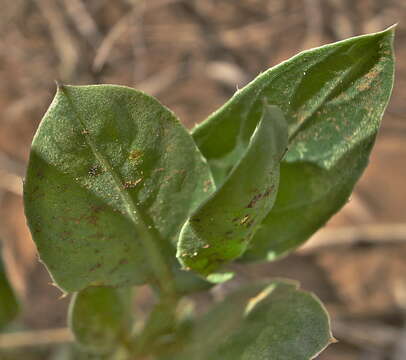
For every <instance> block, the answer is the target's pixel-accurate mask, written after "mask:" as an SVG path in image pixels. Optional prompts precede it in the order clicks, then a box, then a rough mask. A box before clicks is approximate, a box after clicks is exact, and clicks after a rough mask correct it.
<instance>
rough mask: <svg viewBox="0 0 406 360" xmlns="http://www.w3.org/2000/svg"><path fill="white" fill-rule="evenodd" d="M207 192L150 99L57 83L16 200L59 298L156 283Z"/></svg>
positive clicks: (191, 156) (192, 153)
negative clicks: (58, 289)
mask: <svg viewBox="0 0 406 360" xmlns="http://www.w3.org/2000/svg"><path fill="white" fill-rule="evenodd" d="M211 190H212V185H211V174H210V170H209V169H208V166H207V164H206V162H205V160H204V159H203V158H202V156H201V154H200V152H199V150H198V149H197V147H196V146H195V144H194V142H193V139H192V138H191V136H190V135H189V134H188V132H187V131H186V129H185V128H184V127H183V126H182V125H181V124H180V123H179V121H178V120H177V119H176V118H175V116H174V115H173V114H172V113H171V112H170V111H169V110H168V109H166V108H165V107H163V106H162V105H161V104H160V103H158V101H156V100H155V99H153V98H152V97H149V96H147V95H145V94H143V93H141V92H138V91H136V90H133V89H130V88H126V87H121V86H112V85H100V86H62V87H59V89H58V92H57V94H56V97H55V99H54V101H53V103H52V104H51V106H50V108H49V110H48V112H47V113H46V115H45V116H44V119H43V120H42V123H41V125H40V127H39V129H38V131H37V133H36V135H35V138H34V141H33V144H32V149H31V156H30V161H29V165H28V170H27V176H26V180H25V186H24V201H25V210H26V215H27V218H28V223H29V226H30V229H31V232H32V235H33V238H34V241H35V242H36V244H37V247H38V251H39V253H40V256H41V259H42V260H43V261H44V263H45V264H46V265H47V267H48V269H49V271H50V272H51V274H52V276H53V278H54V280H55V282H56V283H57V284H58V286H60V287H61V288H62V289H64V290H66V291H68V292H69V291H77V290H80V289H83V288H85V287H86V286H88V285H123V286H124V285H130V284H142V283H145V282H146V281H156V278H157V277H159V276H158V275H156V274H155V271H158V270H159V269H160V268H162V264H161V262H160V261H161V259H160V257H164V258H165V257H167V258H169V259H171V258H172V257H173V256H174V252H175V245H176V241H177V236H178V232H179V230H180V227H181V226H182V225H183V223H184V222H185V221H186V219H187V217H188V216H189V213H190V212H191V210H192V209H194V208H195V207H196V206H197V205H198V204H199V203H200V202H201V201H202V198H205V197H206V196H207V195H208V194H209V193H210V192H211ZM170 261H171V260H168V263H169V262H170ZM161 280H162V281H165V279H161Z"/></svg>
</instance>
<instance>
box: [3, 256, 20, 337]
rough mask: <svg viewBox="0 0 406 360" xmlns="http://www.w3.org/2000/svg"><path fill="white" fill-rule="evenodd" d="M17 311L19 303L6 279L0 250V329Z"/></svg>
mask: <svg viewBox="0 0 406 360" xmlns="http://www.w3.org/2000/svg"><path fill="white" fill-rule="evenodd" d="M0 250H1V249H0ZM18 311H19V304H18V301H17V298H16V296H15V294H14V291H13V289H12V287H11V285H10V283H9V281H8V279H7V274H6V270H5V268H4V266H3V261H2V257H1V251H0V330H1V329H2V328H4V327H5V326H6V325H8V324H9V323H10V322H11V321H12V320H13V319H14V318H15V317H16V316H17V314H18Z"/></svg>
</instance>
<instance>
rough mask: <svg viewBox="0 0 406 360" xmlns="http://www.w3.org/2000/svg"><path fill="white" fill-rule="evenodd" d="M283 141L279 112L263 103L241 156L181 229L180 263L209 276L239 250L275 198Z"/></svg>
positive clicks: (284, 142)
mask: <svg viewBox="0 0 406 360" xmlns="http://www.w3.org/2000/svg"><path fill="white" fill-rule="evenodd" d="M286 145H287V125H286V121H285V119H284V117H283V114H282V112H281V111H280V110H279V109H278V108H277V107H275V106H268V105H265V106H264V114H263V116H262V120H261V121H260V122H259V124H258V126H257V129H256V130H255V131H254V133H253V135H252V138H251V141H250V143H249V145H248V148H247V151H246V152H245V154H244V155H243V157H242V158H241V160H240V161H239V162H238V163H237V165H236V166H235V168H234V169H233V170H232V172H231V173H230V174H229V176H228V177H227V179H226V180H225V181H224V182H223V184H222V185H221V187H220V188H219V189H218V190H217V191H216V192H215V193H214V194H212V196H211V197H210V198H209V199H208V200H207V201H205V202H204V204H203V205H202V206H200V207H199V208H198V210H197V211H196V212H194V213H193V215H192V216H191V217H190V219H189V220H188V222H187V223H186V225H185V226H184V227H183V229H182V232H181V235H180V239H179V243H178V258H179V259H180V261H181V262H182V264H183V265H184V266H185V267H187V268H191V269H193V270H195V271H198V272H199V273H201V274H203V275H209V274H210V273H211V272H212V271H214V270H216V269H217V268H218V267H219V266H221V265H222V264H224V263H227V262H229V261H231V260H233V259H235V258H237V257H239V256H240V255H241V254H243V253H244V251H245V250H246V248H247V246H248V244H249V241H250V240H251V238H252V235H253V234H254V232H255V229H256V227H257V226H258V224H260V223H261V221H262V220H263V219H264V217H265V216H266V214H267V213H268V212H269V210H270V209H271V208H272V206H273V203H274V201H275V198H276V193H277V189H278V182H279V163H280V161H281V158H282V156H283V154H284V152H285V150H286Z"/></svg>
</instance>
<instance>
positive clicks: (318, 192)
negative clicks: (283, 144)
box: [193, 27, 394, 260]
mask: <svg viewBox="0 0 406 360" xmlns="http://www.w3.org/2000/svg"><path fill="white" fill-rule="evenodd" d="M393 32H394V29H393V27H392V28H389V29H388V30H385V31H383V32H379V33H375V34H370V35H364V36H359V37H354V38H351V39H348V40H344V41H340V42H337V43H334V44H330V45H326V46H322V47H320V48H316V49H312V50H309V51H305V52H303V53H301V54H299V55H297V56H295V57H293V58H292V59H290V60H288V61H286V62H283V63H282V64H280V65H278V66H276V67H274V68H271V69H269V70H268V71H266V72H265V73H263V74H261V75H260V76H258V77H257V78H256V79H255V80H254V81H253V82H251V83H250V84H249V85H247V86H246V87H245V88H243V89H242V90H240V91H238V92H237V93H236V94H235V95H234V96H233V97H232V98H231V99H230V100H229V101H228V102H227V103H226V104H225V105H224V106H223V107H222V108H220V109H219V110H218V111H216V112H215V113H213V115H211V116H210V117H209V118H208V119H207V120H206V121H205V122H203V123H202V124H201V125H199V126H198V127H197V128H196V129H195V130H194V132H193V137H194V139H195V141H196V143H197V145H198V146H199V148H200V150H201V152H202V153H203V155H204V156H205V157H206V158H207V160H208V162H209V165H210V167H211V169H212V172H213V176H214V178H215V181H216V183H217V184H221V183H223V182H224V181H225V179H226V177H227V174H228V173H229V172H230V171H231V169H232V168H233V167H234V166H235V163H236V162H237V161H238V159H239V158H240V157H241V156H242V154H243V153H244V151H245V149H246V148H247V147H248V144H249V139H250V137H251V134H252V133H253V131H254V129H255V127H256V125H257V123H258V122H259V119H260V116H261V108H262V101H263V98H265V99H266V100H267V102H268V103H271V104H275V105H277V106H279V107H280V108H281V109H282V111H283V113H284V115H285V117H286V120H287V122H288V132H289V142H288V148H289V150H288V153H287V155H286V157H285V158H284V161H283V163H282V165H281V175H280V188H279V191H278V196H277V199H276V202H275V205H274V207H273V208H272V210H271V211H270V212H269V213H268V215H267V217H266V218H265V220H264V221H263V223H262V225H261V226H260V227H259V230H258V232H257V234H256V235H255V236H254V238H253V240H252V241H251V244H252V247H251V249H250V250H249V251H248V252H247V253H246V255H245V258H246V259H249V260H253V259H263V258H274V257H276V256H278V255H281V254H283V253H285V252H287V251H289V250H292V249H293V248H295V247H296V246H298V245H300V244H301V243H303V242H304V241H305V240H306V239H307V238H308V237H309V236H310V235H312V234H313V233H314V232H315V231H316V230H317V229H318V228H320V227H321V226H322V225H323V224H324V223H325V222H326V221H327V220H328V219H329V218H330V216H331V215H332V214H334V213H335V212H336V211H337V210H339V209H340V208H341V207H342V206H343V205H344V204H345V203H346V201H347V199H348V197H349V195H350V193H351V191H352V188H353V186H354V185H355V183H356V181H357V180H358V179H359V177H360V175H361V174H362V171H363V170H364V168H365V166H366V165H367V163H368V157H369V154H370V151H371V148H372V146H373V143H374V140H375V137H376V134H377V131H378V128H379V125H380V121H381V118H382V114H383V112H384V110H385V108H386V106H387V103H388V100H389V97H390V94H391V90H392V85H393V72H394V59H393V48H392V42H393Z"/></svg>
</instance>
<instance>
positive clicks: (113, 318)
mask: <svg viewBox="0 0 406 360" xmlns="http://www.w3.org/2000/svg"><path fill="white" fill-rule="evenodd" d="M131 299H132V297H131V289H129V288H120V289H115V288H112V287H105V286H97V287H96V286H91V287H88V288H86V289H84V290H81V291H80V292H78V293H75V294H74V295H73V297H72V300H71V303H70V307H69V318H68V322H69V327H70V329H71V331H72V333H73V334H74V336H75V339H76V341H77V342H78V343H79V344H80V345H81V346H82V347H83V348H84V349H86V350H87V351H89V352H94V353H100V354H103V353H109V352H111V351H113V350H116V349H117V348H118V347H119V346H120V344H123V343H126V342H127V341H128V338H129V333H130V330H131V325H132V321H131V304H132V302H131Z"/></svg>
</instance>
